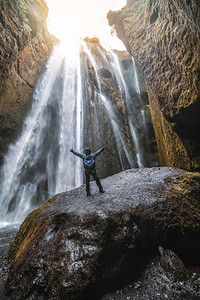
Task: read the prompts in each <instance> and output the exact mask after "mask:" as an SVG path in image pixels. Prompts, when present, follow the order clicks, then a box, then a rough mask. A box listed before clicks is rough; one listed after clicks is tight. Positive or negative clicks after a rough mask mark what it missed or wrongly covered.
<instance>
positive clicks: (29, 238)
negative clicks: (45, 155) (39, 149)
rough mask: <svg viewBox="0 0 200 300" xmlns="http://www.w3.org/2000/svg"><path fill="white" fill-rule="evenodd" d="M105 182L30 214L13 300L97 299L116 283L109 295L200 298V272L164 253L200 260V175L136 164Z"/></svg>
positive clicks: (17, 244)
mask: <svg viewBox="0 0 200 300" xmlns="http://www.w3.org/2000/svg"><path fill="white" fill-rule="evenodd" d="M102 184H103V187H104V189H105V190H106V193H105V194H99V193H97V192H96V189H97V188H96V186H95V183H94V182H93V183H92V194H93V195H92V196H91V197H86V196H85V186H81V187H79V188H78V189H76V190H72V191H69V192H66V193H61V194H58V195H56V196H54V197H52V198H50V199H49V200H48V201H47V202H45V203H44V204H43V205H41V206H40V207H38V209H36V210H35V211H33V212H32V213H31V214H30V215H29V216H28V217H27V218H26V220H25V221H24V222H23V223H22V225H21V227H20V229H19V231H18V233H17V235H16V237H15V239H14V241H13V243H12V245H11V248H10V250H9V254H8V258H9V259H10V260H13V265H12V267H11V270H10V273H9V276H8V279H7V282H6V285H5V287H6V291H7V295H8V296H9V299H15V300H17V299H27V300H28V299H40V300H42V299H52V300H53V299H68V300H70V299H71V300H72V299H87V300H88V299H92V300H93V299H99V298H101V297H103V295H104V294H105V293H106V292H108V291H112V290H113V289H118V292H115V293H114V295H113V296H111V295H107V296H105V298H104V299H113V298H114V299H123V300H125V299H159V300H160V299H166V298H168V299H199V296H200V294H199V282H200V281H199V279H198V276H197V274H196V275H195V276H193V277H192V278H191V275H189V273H188V271H187V270H186V269H185V267H184V265H183V263H182V262H181V261H180V259H179V258H178V257H177V256H176V255H175V254H174V253H172V252H171V251H169V250H164V249H163V248H161V247H160V248H159V251H158V246H159V245H161V246H164V247H167V248H168V247H169V249H171V250H173V251H175V252H176V254H178V255H179V256H180V257H181V259H183V260H184V262H185V263H187V264H188V265H193V266H198V265H199V264H200V260H199V242H200V239H199V232H200V212H199V205H198V201H199V195H200V193H199V192H200V184H199V173H189V172H185V171H182V170H178V169H173V168H143V169H131V170H127V171H124V172H121V173H119V174H116V175H114V176H112V177H108V178H106V179H104V180H102ZM180 212H181V214H180ZM141 271H144V273H142V274H141ZM136 276H137V277H136ZM130 282H131V286H130V285H129V286H127V287H126V286H125V287H124V289H121V288H122V287H123V286H124V285H125V284H128V283H130ZM119 289H120V292H119ZM127 297H129V298H127Z"/></svg>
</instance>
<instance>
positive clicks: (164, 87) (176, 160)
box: [108, 0, 200, 170]
mask: <svg viewBox="0 0 200 300" xmlns="http://www.w3.org/2000/svg"><path fill="white" fill-rule="evenodd" d="M108 18H109V22H110V24H111V25H114V26H115V29H116V31H117V33H118V36H119V37H120V38H121V36H120V35H121V34H122V33H123V32H124V33H125V37H126V38H121V39H122V41H123V42H124V44H125V46H126V47H127V50H128V51H129V52H130V53H131V54H132V55H133V56H134V58H135V59H136V61H137V63H138V65H139V67H140V69H141V70H142V72H143V74H144V77H145V80H146V83H147V89H148V95H149V102H150V109H151V113H152V119H153V125H154V130H155V135H156V139H157V144H158V149H159V157H160V162H161V165H162V166H164V165H170V166H176V167H179V168H184V169H188V170H189V169H190V170H199V166H200V151H199V148H200V142H199V141H200V139H199V132H200V121H199V113H200V83H199V82H200V81H199V70H200V59H199V58H200V43H199V39H200V29H199V28H200V26H199V20H200V2H199V1H198V0H189V1H186V0H183V1H182V0H179V1H175V0H167V1H163V0H155V1H146V0H142V1H136V0H135V1H128V3H127V6H126V7H125V8H123V9H122V10H121V11H118V12H110V13H109V15H108ZM122 35H123V34H122ZM124 39H125V41H124Z"/></svg>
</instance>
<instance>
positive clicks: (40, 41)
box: [0, 0, 56, 163]
mask: <svg viewBox="0 0 200 300" xmlns="http://www.w3.org/2000/svg"><path fill="white" fill-rule="evenodd" d="M47 14H48V8H47V6H46V3H45V1H43V0H36V1H31V0H23V1H21V0H20V1H19V0H12V1H11V0H8V1H7V0H2V1H0V128H1V129H0V163H1V160H2V154H3V152H4V151H5V150H6V147H7V145H8V143H9V142H10V141H12V140H13V138H15V137H16V135H17V134H18V132H19V130H20V129H21V125H22V122H23V119H24V116H25V114H26V112H27V110H28V108H29V106H30V103H31V100H32V94H33V89H34V86H35V84H36V82H37V80H38V78H39V75H40V73H41V71H42V69H43V67H44V65H45V63H46V61H47V58H48V56H49V54H50V52H51V49H52V47H53V44H55V42H56V39H55V38H54V37H52V36H51V35H50V34H49V33H48V31H47V28H46V18H47Z"/></svg>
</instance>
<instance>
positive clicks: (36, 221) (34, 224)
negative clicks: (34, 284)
mask: <svg viewBox="0 0 200 300" xmlns="http://www.w3.org/2000/svg"><path fill="white" fill-rule="evenodd" d="M52 201H54V197H51V198H49V199H48V200H47V201H45V202H44V203H43V204H42V205H40V206H39V207H38V208H36V209H35V210H34V211H33V212H32V213H31V214H30V215H28V217H27V218H26V219H25V220H24V222H23V223H22V225H21V226H20V228H19V230H18V232H17V235H16V236H15V238H14V240H13V241H12V244H11V246H10V249H9V252H8V255H7V259H8V260H15V259H17V258H18V257H19V256H20V254H21V253H22V252H23V251H24V249H25V248H26V247H27V245H28V244H29V243H30V240H31V239H32V237H33V236H34V235H35V233H36V232H37V231H38V229H39V228H40V225H41V223H42V222H43V219H42V218H41V213H40V212H41V211H42V210H43V209H44V208H46V207H47V206H48V205H49V203H51V202H52Z"/></svg>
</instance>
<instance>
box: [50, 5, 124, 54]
mask: <svg viewBox="0 0 200 300" xmlns="http://www.w3.org/2000/svg"><path fill="white" fill-rule="evenodd" d="M45 1H46V2H47V5H48V7H49V16H48V19H47V26H48V30H49V32H50V33H51V34H53V35H55V36H56V37H57V38H59V39H61V40H68V39H69V38H70V37H74V36H76V37H83V38H84V37H86V36H88V37H90V38H91V37H94V36H97V37H98V38H99V39H100V41H103V42H105V43H107V44H108V45H110V46H111V47H112V48H116V49H125V48H124V45H123V44H122V42H121V41H120V40H119V39H118V38H117V37H112V36H111V34H110V32H111V27H110V26H109V25H108V20H107V18H106V15H107V13H108V12H109V10H119V9H120V8H122V7H124V6H125V4H126V0H100V1H97V0H96V1H95V0H45Z"/></svg>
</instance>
